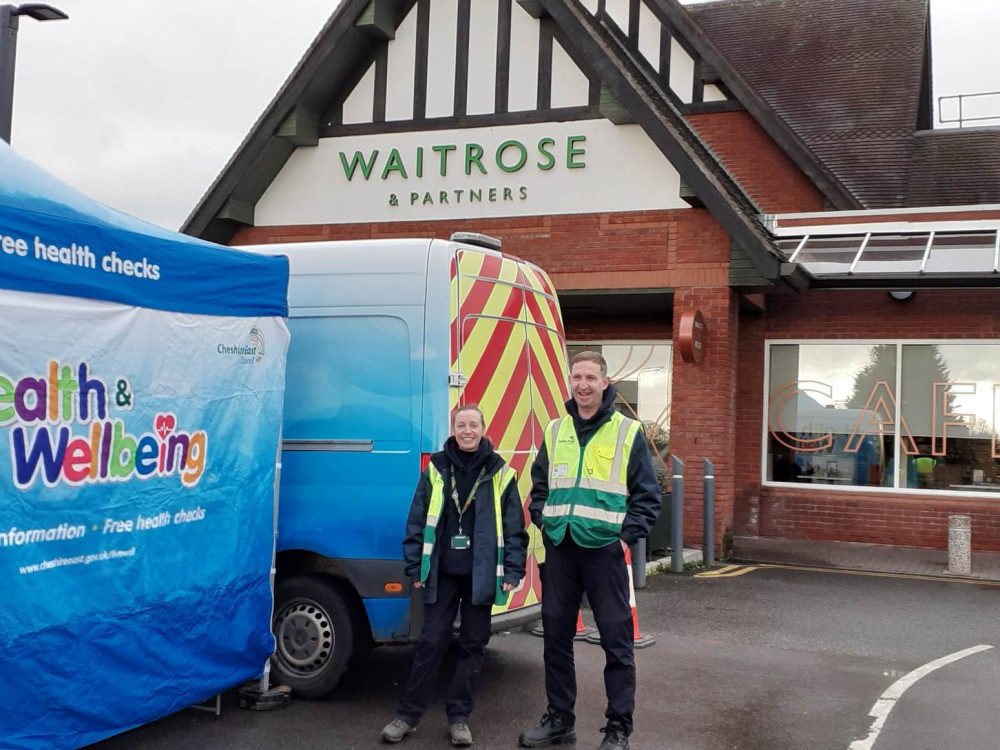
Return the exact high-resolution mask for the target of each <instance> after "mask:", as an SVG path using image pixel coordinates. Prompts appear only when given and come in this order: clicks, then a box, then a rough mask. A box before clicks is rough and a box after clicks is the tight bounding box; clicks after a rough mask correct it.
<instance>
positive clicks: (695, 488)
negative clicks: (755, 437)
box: [667, 286, 739, 552]
mask: <svg viewBox="0 0 1000 750" xmlns="http://www.w3.org/2000/svg"><path fill="white" fill-rule="evenodd" d="M691 309H697V310H701V313H702V315H703V316H704V319H705V328H706V338H705V349H704V352H705V353H704V355H703V357H702V360H701V362H698V363H694V362H685V361H684V360H683V359H682V358H681V354H680V348H679V347H674V352H673V355H674V360H673V378H672V381H673V385H672V393H671V409H670V452H671V454H672V455H674V456H676V457H677V458H679V459H680V460H681V461H683V462H684V541H685V544H686V546H693V547H700V546H701V541H702V529H703V528H704V524H703V520H702V518H703V517H702V512H703V511H702V508H703V502H704V492H703V479H704V469H703V463H702V461H703V459H705V458H707V459H709V460H710V461H711V462H712V464H713V465H714V467H715V529H714V533H713V536H714V538H715V540H716V549H718V550H720V552H721V551H722V546H721V545H722V535H723V533H724V532H725V531H726V530H728V529H731V528H732V526H733V507H734V506H733V497H734V495H733V488H734V485H735V480H736V473H735V468H736V465H735V461H734V455H735V449H736V398H735V394H736V370H737V347H736V343H737V331H738V317H737V316H738V309H739V302H738V298H737V295H736V294H735V293H734V292H732V291H731V290H730V289H729V287H727V286H723V287H710V288H682V289H677V290H676V291H675V293H674V338H675V339H676V337H677V334H678V327H679V324H680V318H681V315H682V314H683V313H684V311H685V310H691ZM667 512H669V511H667Z"/></svg>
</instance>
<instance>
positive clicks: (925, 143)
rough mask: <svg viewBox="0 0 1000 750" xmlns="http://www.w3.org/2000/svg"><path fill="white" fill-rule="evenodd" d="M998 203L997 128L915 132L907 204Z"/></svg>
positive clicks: (999, 150)
mask: <svg viewBox="0 0 1000 750" xmlns="http://www.w3.org/2000/svg"><path fill="white" fill-rule="evenodd" d="M996 203H1000V128H968V129H963V130H927V131H923V132H920V133H917V134H916V137H915V139H914V149H913V168H912V169H911V170H910V183H909V186H908V189H907V193H906V205H908V206H972V205H981V204H996Z"/></svg>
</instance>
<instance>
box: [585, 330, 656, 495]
mask: <svg viewBox="0 0 1000 750" xmlns="http://www.w3.org/2000/svg"><path fill="white" fill-rule="evenodd" d="M582 351H595V352H600V353H601V354H602V355H604V359H606V360H607V362H608V377H610V378H611V382H612V383H614V384H615V387H616V388H617V389H618V399H617V401H616V402H615V404H616V406H617V408H618V410H619V411H620V412H621V413H622V414H624V415H626V416H628V417H631V418H632V419H638V420H639V421H641V422H642V424H643V426H644V427H645V430H646V435H647V437H649V442H650V448H651V449H652V450H653V451H654V454H655V456H659V458H660V459H661V460H659V461H656V460H654V462H653V466H654V468H655V469H656V474H657V479H658V480H659V481H660V486H661V487H662V488H663V489H664V490H668V489H669V486H670V479H669V472H668V471H667V468H666V466H667V464H666V460H667V455H668V454H669V452H670V449H669V442H670V374H671V369H670V366H671V359H672V358H671V352H672V348H671V344H670V343H669V342H664V341H656V342H653V341H648V342H637V343H625V342H617V341H616V342H586V343H581V342H575V343H572V344H568V345H567V346H566V352H567V355H568V357H569V359H570V361H572V359H573V357H574V356H575V355H576V354H578V353H579V352H582ZM655 456H654V458H655Z"/></svg>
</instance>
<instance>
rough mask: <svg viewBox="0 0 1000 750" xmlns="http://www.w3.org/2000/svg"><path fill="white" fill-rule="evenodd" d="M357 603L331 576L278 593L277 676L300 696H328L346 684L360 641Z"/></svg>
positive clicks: (296, 580) (281, 585)
mask: <svg viewBox="0 0 1000 750" xmlns="http://www.w3.org/2000/svg"><path fill="white" fill-rule="evenodd" d="M353 609H354V608H353V602H352V601H351V599H350V598H349V594H347V593H346V592H345V591H344V590H343V589H342V588H341V587H340V586H339V585H338V583H337V582H335V581H334V580H333V579H331V578H329V577H327V576H321V575H302V576H294V577H292V578H286V579H284V580H282V581H279V582H278V583H277V585H276V586H275V589H274V620H273V622H272V629H273V630H274V639H275V651H274V656H272V657H271V667H272V670H273V674H274V676H275V677H276V678H277V679H278V681H280V682H281V683H283V684H285V685H287V686H288V687H290V688H291V689H292V692H293V693H294V694H295V695H296V696H298V697H300V698H309V699H313V698H322V697H323V696H325V695H326V694H327V693H329V692H330V691H331V690H333V689H334V688H335V687H336V686H337V683H338V682H340V678H341V676H342V675H343V674H344V670H345V669H347V664H348V662H349V661H350V660H351V658H352V657H353V656H354V653H355V650H356V644H357V642H358V640H359V632H358V622H359V618H358V617H356V616H355V615H354V614H353Z"/></svg>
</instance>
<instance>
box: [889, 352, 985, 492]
mask: <svg viewBox="0 0 1000 750" xmlns="http://www.w3.org/2000/svg"><path fill="white" fill-rule="evenodd" d="M902 348H903V381H902V387H901V392H902V397H903V398H902V411H901V415H900V425H901V427H902V429H901V433H902V434H901V439H902V452H903V454H904V455H905V456H906V469H905V471H903V469H902V467H901V469H900V477H899V485H900V486H901V487H913V488H918V489H935V490H977V491H990V492H996V491H1000V472H998V459H997V440H996V424H997V419H996V418H997V414H996V411H997V405H996V397H997V396H998V395H1000V383H994V381H995V380H998V381H1000V378H998V377H997V374H998V373H997V371H998V369H1000V346H990V345H981V346H970V345H968V344H919V345H917V344H911V345H904V346H903V347H902Z"/></svg>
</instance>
